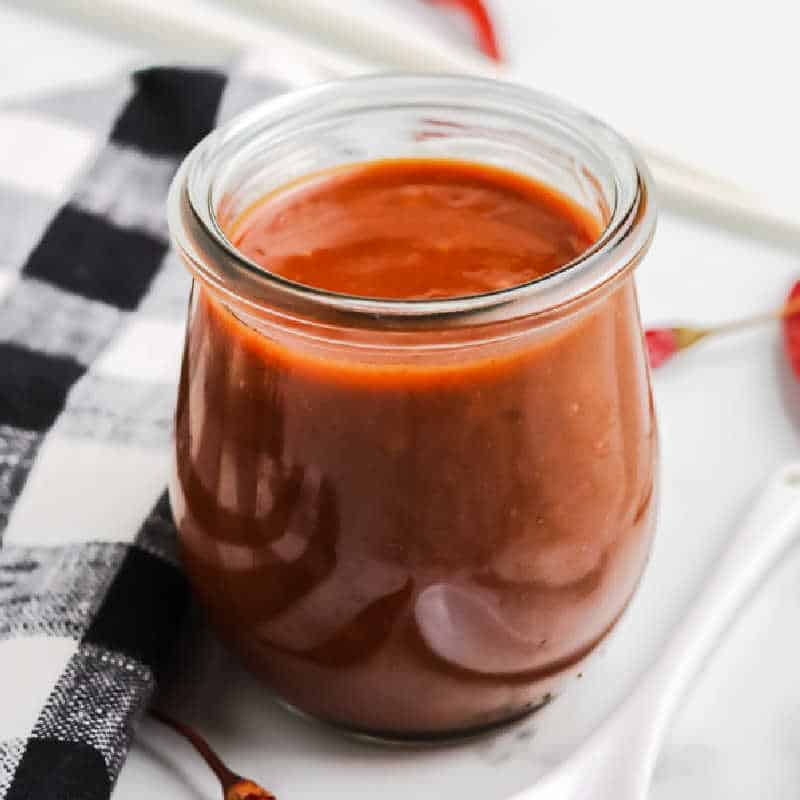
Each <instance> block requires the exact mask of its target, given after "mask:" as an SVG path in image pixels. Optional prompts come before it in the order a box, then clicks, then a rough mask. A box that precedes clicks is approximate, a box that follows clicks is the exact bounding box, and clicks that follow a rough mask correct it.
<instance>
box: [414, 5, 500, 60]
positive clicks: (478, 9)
mask: <svg viewBox="0 0 800 800" xmlns="http://www.w3.org/2000/svg"><path fill="white" fill-rule="evenodd" d="M428 2H429V3H433V4H438V5H442V6H453V7H454V8H457V9H459V10H460V11H463V12H464V13H465V14H466V15H467V16H468V17H469V20H470V22H471V23H472V28H473V30H474V32H475V38H476V39H477V41H478V46H479V47H480V48H481V50H482V51H483V52H484V53H485V54H486V55H487V56H489V58H491V59H494V60H495V61H501V60H502V57H501V55H500V47H499V46H498V44H497V35H496V34H495V30H494V24H493V23H492V18H491V16H490V15H489V12H488V10H487V9H486V6H485V5H484V3H483V2H482V0H428Z"/></svg>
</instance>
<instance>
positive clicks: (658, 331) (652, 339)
mask: <svg viewBox="0 0 800 800" xmlns="http://www.w3.org/2000/svg"><path fill="white" fill-rule="evenodd" d="M644 340H645V344H646V345H647V358H648V359H649V361H650V366H651V367H652V368H653V369H655V368H656V367H660V366H661V365H662V364H663V363H664V362H665V361H667V360H668V359H670V358H672V356H674V355H675V353H677V352H678V339H677V337H676V336H675V331H674V330H672V328H651V329H650V330H648V331H645V332H644Z"/></svg>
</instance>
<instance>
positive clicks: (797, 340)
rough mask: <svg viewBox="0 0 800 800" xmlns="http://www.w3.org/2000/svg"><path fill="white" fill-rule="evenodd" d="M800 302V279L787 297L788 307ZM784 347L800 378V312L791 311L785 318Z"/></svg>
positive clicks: (796, 375) (794, 370)
mask: <svg viewBox="0 0 800 800" xmlns="http://www.w3.org/2000/svg"><path fill="white" fill-rule="evenodd" d="M797 304H800V281H797V283H795V284H794V286H792V289H791V291H790V292H789V296H788V297H787V298H786V307H787V308H791V309H793V308H794V307H795V306H796V305H797ZM783 348H784V350H785V352H786V357H787V358H788V359H789V365H790V366H791V368H792V372H794V374H795V377H797V378H800V314H797V313H789V314H787V315H785V316H784V318H783Z"/></svg>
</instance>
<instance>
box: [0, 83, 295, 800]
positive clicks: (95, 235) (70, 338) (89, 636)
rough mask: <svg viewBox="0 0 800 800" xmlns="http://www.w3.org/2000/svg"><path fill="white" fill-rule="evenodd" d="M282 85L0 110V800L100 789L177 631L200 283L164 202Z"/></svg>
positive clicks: (69, 97)
mask: <svg viewBox="0 0 800 800" xmlns="http://www.w3.org/2000/svg"><path fill="white" fill-rule="evenodd" d="M281 88H282V86H280V85H279V84H278V83H277V82H275V81H266V80H264V79H258V78H254V77H251V78H244V77H241V76H240V77H238V78H236V79H230V80H229V79H228V77H227V76H226V75H224V74H222V73H220V72H214V71H200V70H184V69H150V70H146V71H143V72H139V73H137V74H136V75H135V76H134V77H133V80H126V81H125V82H124V84H123V83H121V84H120V85H118V86H112V87H107V88H105V89H96V90H91V91H85V90H84V91H80V92H73V93H70V94H64V95H59V96H57V97H51V98H50V99H49V100H47V101H41V102H38V103H34V104H27V105H25V106H24V107H9V108H5V109H3V110H0V219H1V220H2V225H0V545H1V546H0V799H2V798H6V800H40V799H41V800H45V799H47V800H77V799H78V798H80V799H81V800H95V798H106V797H108V796H109V795H110V793H111V789H112V787H113V785H114V781H115V779H116V777H117V774H118V772H119V770H120V767H121V765H122V762H123V760H124V758H125V754H126V751H127V748H128V746H129V743H130V740H131V735H132V729H133V726H134V724H135V722H136V720H137V718H138V717H139V716H140V714H141V713H142V712H143V710H144V709H145V708H146V706H147V704H148V702H149V700H150V698H151V696H152V694H153V691H154V688H155V684H156V679H157V676H158V674H159V670H160V669H162V668H163V667H164V665H165V659H166V657H167V656H168V654H169V650H170V645H171V643H172V642H173V641H174V639H175V638H176V636H177V633H178V629H179V626H180V624H181V620H182V617H183V615H184V612H185V611H186V609H187V604H188V593H187V591H188V590H187V584H186V579H185V577H184V575H183V574H182V573H181V571H180V569H179V568H178V565H177V561H176V556H175V546H174V529H173V526H172V521H171V518H170V512H169V505H168V501H167V497H166V495H165V492H164V487H165V484H166V479H167V472H168V468H169V462H170V448H169V432H170V426H171V418H172V410H173V403H174V397H175V386H176V378H177V375H178V369H179V363H180V355H181V347H182V344H183V333H184V315H185V307H186V301H187V298H188V289H189V277H188V274H187V272H186V269H185V268H184V266H183V265H182V264H181V263H180V261H179V259H178V258H177V257H176V255H175V254H174V253H173V252H171V251H170V248H169V244H168V237H167V229H166V224H165V198H166V193H167V188H168V186H169V182H170V179H171V178H172V175H173V173H174V172H175V170H176V168H177V167H178V164H179V163H180V161H181V159H182V158H183V156H184V155H186V153H187V152H188V151H189V149H190V148H191V147H192V146H193V145H194V144H195V143H196V142H197V141H198V140H199V139H200V138H201V137H202V136H204V135H205V134H206V133H208V131H209V130H211V128H212V126H213V125H214V124H215V122H216V121H217V120H218V119H220V118H225V117H229V116H231V115H232V114H233V113H236V112H238V111H239V110H241V109H242V108H243V107H244V106H247V105H250V104H251V103H252V102H254V101H255V100H256V99H263V98H265V97H268V96H269V95H272V94H275V93H276V92H277V91H279V90H280V89H281ZM66 198H68V199H66Z"/></svg>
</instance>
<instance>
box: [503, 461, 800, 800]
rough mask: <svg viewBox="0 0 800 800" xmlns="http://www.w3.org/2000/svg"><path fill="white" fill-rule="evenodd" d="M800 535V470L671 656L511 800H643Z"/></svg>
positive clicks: (733, 553) (743, 532) (699, 602)
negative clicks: (669, 737)
mask: <svg viewBox="0 0 800 800" xmlns="http://www.w3.org/2000/svg"><path fill="white" fill-rule="evenodd" d="M798 534H800V462H796V463H792V464H788V465H786V466H784V467H782V468H781V469H779V470H778V472H777V473H776V474H775V475H774V476H773V477H772V478H771V479H770V481H769V483H768V484H767V486H766V488H765V490H764V491H763V494H762V495H761V496H760V498H759V500H758V502H757V503H756V505H755V507H754V508H753V510H752V511H751V512H750V514H749V515H748V516H747V518H746V519H745V521H744V524H743V525H742V527H741V529H740V530H739V532H738V534H737V535H736V537H735V538H734V539H733V540H732V541H731V543H730V545H729V546H728V548H727V550H726V552H725V553H724V554H723V556H722V558H721V560H720V562H719V564H718V565H717V568H716V569H715V571H714V573H713V574H712V575H711V577H710V578H709V579H708V582H707V583H706V585H705V588H704V589H703V590H702V591H701V593H700V595H699V596H698V597H697V599H696V600H695V602H694V603H693V604H692V606H691V607H690V609H689V610H688V612H687V613H686V616H685V617H684V619H683V620H682V621H681V622H680V623H679V624H678V626H677V628H676V630H675V631H674V632H673V634H672V636H671V637H670V638H669V640H668V641H667V644H666V646H665V647H664V650H663V651H662V653H661V655H660V656H659V657H658V659H657V660H656V662H655V664H653V666H652V667H650V668H649V669H648V670H647V671H646V673H645V674H644V675H643V676H642V678H641V680H640V681H639V683H638V684H637V686H636V688H635V689H634V690H633V692H632V694H630V695H629V696H628V697H627V698H626V699H625V700H624V701H623V703H622V704H621V705H620V706H619V707H618V708H617V709H616V711H615V712H613V713H612V714H611V716H610V717H609V718H608V719H607V720H606V721H605V722H604V723H603V724H602V725H601V726H600V728H598V729H597V730H596V731H595V732H594V733H593V734H592V735H591V736H590V737H589V739H587V740H586V742H584V743H583V745H582V746H581V747H579V748H578V750H576V751H575V753H573V755H572V756H570V757H569V758H567V759H566V760H565V761H564V762H563V763H562V764H561V765H560V766H559V767H557V768H556V769H555V770H554V771H553V772H551V773H549V774H548V775H546V776H545V777H544V778H543V779H542V780H541V781H539V782H537V783H536V784H535V785H534V786H532V787H530V788H529V789H526V790H524V791H522V792H520V793H519V794H516V795H514V797H513V798H511V800H642V798H644V797H645V796H646V793H647V789H648V786H649V784H650V777H651V775H652V772H653V767H654V765H655V761H656V756H657V755H658V750H659V747H660V744H661V740H662V738H663V736H664V733H665V731H666V728H667V723H668V722H669V720H670V718H671V716H672V713H673V712H674V711H675V708H676V707H677V704H678V701H679V700H680V698H681V695H682V694H683V691H684V689H685V688H686V687H687V685H688V683H689V680H690V679H691V678H692V676H693V675H694V674H695V673H696V672H697V670H698V669H699V668H700V666H701V665H702V663H703V660H704V659H705V657H706V656H707V655H708V654H709V653H710V651H711V649H712V648H713V646H714V644H715V643H716V642H717V641H718V640H719V638H720V636H721V635H722V633H723V632H724V630H725V628H726V626H727V625H728V623H729V622H730V621H731V620H732V618H733V616H734V614H735V613H736V611H737V610H738V609H739V608H740V607H741V605H742V603H743V602H744V601H745V600H746V599H747V598H748V596H749V595H750V594H751V592H752V591H753V590H754V589H755V588H756V587H757V585H758V584H759V582H760V581H761V580H762V579H763V578H764V576H765V575H766V574H767V572H768V571H769V569H770V568H771V567H773V566H774V565H775V563H776V562H777V560H778V558H779V557H780V556H781V555H782V554H783V553H784V551H785V550H786V548H787V547H788V545H789V544H790V543H791V542H792V541H793V540H794V539H795V538H796V537H797V536H798Z"/></svg>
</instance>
